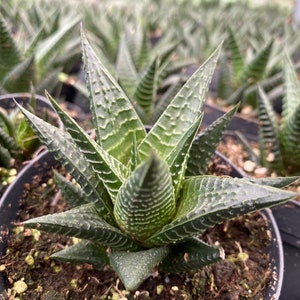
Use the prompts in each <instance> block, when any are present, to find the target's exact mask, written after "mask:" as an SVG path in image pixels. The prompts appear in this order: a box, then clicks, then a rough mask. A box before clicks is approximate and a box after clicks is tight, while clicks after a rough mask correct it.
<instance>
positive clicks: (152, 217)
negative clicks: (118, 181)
mask: <svg viewBox="0 0 300 300" xmlns="http://www.w3.org/2000/svg"><path fill="white" fill-rule="evenodd" d="M175 208H176V203H175V197H174V188H173V185H172V178H171V174H170V173H169V170H168V166H167V165H166V164H165V162H164V161H163V160H161V159H160V158H159V157H158V156H157V155H155V154H154V153H153V154H152V155H151V156H150V158H149V159H148V160H147V161H145V162H143V163H142V164H141V165H140V166H139V167H138V168H137V169H136V170H135V171H134V172H133V173H132V174H131V175H130V177H129V178H128V180H127V181H126V182H125V183H124V184H123V185H122V187H121V188H120V190H119V193H118V197H117V200H116V202H115V205H114V216H115V218H116V221H117V223H118V225H119V227H120V228H121V229H122V230H123V231H125V232H126V233H127V234H129V235H130V236H132V237H134V238H135V239H137V240H139V241H143V240H145V239H147V238H148V237H149V236H151V235H152V234H153V233H155V232H156V231H158V230H159V229H160V228H161V227H162V226H164V225H165V224H167V223H168V222H169V221H170V219H171V218H172V217H173V215H174V213H175Z"/></svg>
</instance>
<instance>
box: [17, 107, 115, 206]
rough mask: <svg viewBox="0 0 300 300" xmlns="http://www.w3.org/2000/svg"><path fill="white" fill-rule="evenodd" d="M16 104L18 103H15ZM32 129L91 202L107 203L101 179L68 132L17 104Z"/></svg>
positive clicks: (107, 199)
mask: <svg viewBox="0 0 300 300" xmlns="http://www.w3.org/2000/svg"><path fill="white" fill-rule="evenodd" d="M17 105H18V104H17ZM18 106H19V108H20V110H21V111H22V113H23V114H24V115H25V117H26V118H27V120H28V121H29V123H30V124H31V125H32V127H33V129H34V130H35V132H36V133H37V135H38V136H39V138H40V140H41V142H42V143H44V144H45V145H46V146H47V147H48V149H49V150H50V151H51V152H54V155H55V157H56V159H57V160H58V161H60V162H61V164H62V165H63V166H64V167H65V168H66V169H67V170H68V172H69V173H70V174H71V175H72V176H73V177H74V178H75V179H76V181H77V182H78V183H79V184H80V186H81V188H82V189H83V190H84V192H85V193H86V195H87V197H88V199H90V201H91V202H97V203H98V205H100V206H102V205H104V204H106V205H107V206H108V204H107V203H109V202H108V201H109V198H108V195H107V192H106V189H105V188H104V186H103V184H102V182H101V180H99V178H98V177H97V174H95V172H94V171H93V168H92V167H91V166H90V165H89V163H88V161H87V159H86V158H85V156H84V155H83V153H82V152H81V150H80V148H79V147H78V146H77V145H76V143H75V142H74V141H73V139H72V138H71V136H70V134H69V133H66V132H64V131H62V130H60V129H58V128H57V127H54V126H52V125H51V124H49V123H47V122H45V121H43V120H42V119H40V118H38V117H37V116H35V115H33V114H32V113H30V112H29V111H27V110H26V109H24V108H22V107H21V106H20V105H18ZM108 211H111V210H108Z"/></svg>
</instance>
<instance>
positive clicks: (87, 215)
mask: <svg viewBox="0 0 300 300" xmlns="http://www.w3.org/2000/svg"><path fill="white" fill-rule="evenodd" d="M24 225H25V226H26V227H29V228H35V229H39V230H41V231H47V232H51V233H56V234H63V235H67V236H75V237H77V238H80V239H85V240H91V241H94V242H98V243H100V244H101V245H103V246H108V247H113V248H115V249H120V250H127V249H130V250H132V251H133V250H134V249H135V250H137V249H139V246H138V245H137V244H136V243H135V242H134V241H133V240H132V239H131V238H130V237H128V236H126V235H124V234H123V233H122V232H121V231H120V230H119V229H117V228H116V227H114V226H111V225H110V224H108V223H107V222H105V221H104V220H103V219H102V218H101V217H100V216H99V213H98V211H97V209H96V208H95V205H94V204H93V203H89V204H85V205H82V206H79V207H76V208H72V209H70V210H68V211H66V212H61V213H57V214H51V215H45V216H42V217H37V218H33V219H30V220H28V221H25V222H24Z"/></svg>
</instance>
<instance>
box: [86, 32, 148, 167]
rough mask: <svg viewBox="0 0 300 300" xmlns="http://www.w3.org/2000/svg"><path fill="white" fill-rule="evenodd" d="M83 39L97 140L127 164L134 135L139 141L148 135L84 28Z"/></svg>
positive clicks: (111, 153) (107, 150)
mask: <svg viewBox="0 0 300 300" xmlns="http://www.w3.org/2000/svg"><path fill="white" fill-rule="evenodd" d="M81 39H82V48H83V61H84V69H85V72H86V80H87V87H88V89H89V93H90V105H91V111H92V115H93V122H94V126H95V129H96V135H97V140H98V142H99V143H100V146H101V147H102V148H103V149H104V150H105V151H106V152H108V153H109V154H110V155H112V156H114V157H115V158H116V159H118V160H119V161H121V162H123V163H127V162H128V161H129V157H130V151H131V145H132V140H133V135H135V136H136V140H137V143H139V141H140V140H141V139H143V138H144V137H145V135H146V133H145V129H144V126H143V123H142V122H141V120H140V119H139V117H138V115H137V113H136V111H135V110H134V108H133V106H132V104H131V102H130V101H129V100H128V98H127V96H126V95H125V93H124V92H123V90H122V89H121V87H120V86H119V85H118V83H117V82H116V81H115V80H114V79H113V78H112V76H111V75H110V74H109V73H108V71H107V70H106V68H105V67H104V65H103V64H102V63H101V62H100V61H99V60H98V58H97V56H96V54H95V52H94V50H93V49H92V47H91V46H90V44H89V42H88V40H87V39H86V36H85V34H84V32H83V30H82V31H81ZM116 136H117V137H118V138H117V139H116Z"/></svg>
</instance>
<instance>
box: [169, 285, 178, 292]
mask: <svg viewBox="0 0 300 300" xmlns="http://www.w3.org/2000/svg"><path fill="white" fill-rule="evenodd" d="M171 290H172V291H173V292H175V293H177V292H178V291H179V288H178V286H172V287H171Z"/></svg>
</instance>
